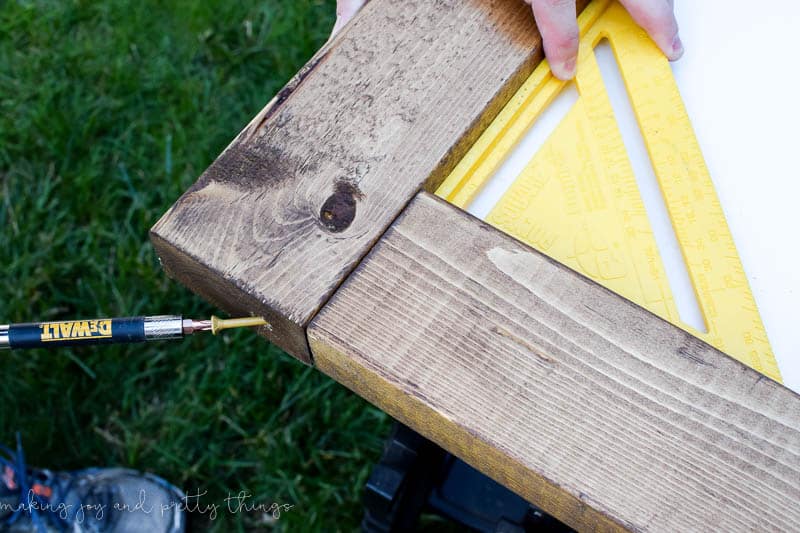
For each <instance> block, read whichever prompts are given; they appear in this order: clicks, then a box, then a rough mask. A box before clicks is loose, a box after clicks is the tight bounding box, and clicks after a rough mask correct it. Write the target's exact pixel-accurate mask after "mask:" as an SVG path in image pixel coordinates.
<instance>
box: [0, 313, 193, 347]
mask: <svg viewBox="0 0 800 533" xmlns="http://www.w3.org/2000/svg"><path fill="white" fill-rule="evenodd" d="M183 331H184V330H183V317H181V316H175V315H164V316H139V317H133V318H100V319H93V320H64V321H59V322H35V323H30V324H11V325H8V326H0V349H24V348H55V347H59V346H88V345H94V344H119V343H134V342H145V341H152V340H168V339H181V338H183Z"/></svg>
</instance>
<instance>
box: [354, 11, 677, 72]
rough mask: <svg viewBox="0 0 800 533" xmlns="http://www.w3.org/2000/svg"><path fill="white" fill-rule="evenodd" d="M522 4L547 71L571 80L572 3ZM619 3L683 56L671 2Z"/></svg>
mask: <svg viewBox="0 0 800 533" xmlns="http://www.w3.org/2000/svg"><path fill="white" fill-rule="evenodd" d="M340 1H342V0H340ZM525 2H527V3H528V4H530V5H531V6H532V7H533V16H534V17H535V18H536V26H537V27H538V28H539V32H540V33H541V34H542V41H543V42H544V53H545V55H546V56H547V60H548V62H549V63H550V70H551V71H552V72H553V74H554V75H555V76H556V77H557V78H560V79H562V80H569V79H572V78H574V77H575V67H576V64H577V60H578V41H579V38H580V36H579V34H578V23H577V21H576V19H575V0H525ZM620 3H621V4H622V5H623V6H625V9H627V10H628V12H629V13H630V14H631V17H632V18H633V20H635V21H636V23H637V24H638V25H639V26H641V27H642V28H644V30H645V31H646V32H647V33H648V34H649V35H650V38H651V39H653V41H655V43H656V45H658V47H659V48H660V49H661V51H662V52H664V55H666V56H667V58H668V59H669V60H670V61H675V60H677V59H679V58H680V57H681V56H682V55H683V44H682V43H681V39H680V37H679V35H678V23H677V21H676V20H675V14H674V10H673V3H674V0H620Z"/></svg>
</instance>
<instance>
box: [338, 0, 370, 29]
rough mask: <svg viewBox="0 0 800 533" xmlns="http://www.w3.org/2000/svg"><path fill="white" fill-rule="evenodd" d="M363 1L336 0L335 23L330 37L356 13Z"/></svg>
mask: <svg viewBox="0 0 800 533" xmlns="http://www.w3.org/2000/svg"><path fill="white" fill-rule="evenodd" d="M365 3H366V0H337V1H336V23H335V24H334V25H333V30H331V37H333V36H334V35H336V34H337V33H339V30H341V29H342V28H344V26H345V25H346V24H347V23H348V22H350V19H352V18H353V16H354V15H355V14H356V13H358V10H359V9H361V6H363V5H364V4H365Z"/></svg>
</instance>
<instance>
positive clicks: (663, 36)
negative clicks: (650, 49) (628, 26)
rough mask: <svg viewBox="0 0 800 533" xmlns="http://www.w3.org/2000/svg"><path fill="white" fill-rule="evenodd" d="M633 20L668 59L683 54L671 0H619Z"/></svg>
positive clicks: (677, 57)
mask: <svg viewBox="0 0 800 533" xmlns="http://www.w3.org/2000/svg"><path fill="white" fill-rule="evenodd" d="M621 1H622V5H624V6H625V8H626V9H627V10H628V12H629V13H630V14H631V17H632V18H633V20H635V21H636V23H637V24H638V25H639V26H641V27H642V28H644V30H645V31H646V32H647V33H648V34H649V35H650V38H651V39H653V41H654V42H655V43H656V45H658V47H659V48H661V51H662V52H664V55H666V56H667V58H668V59H669V60H670V61H675V60H677V59H680V57H681V56H682V55H683V43H681V38H680V35H679V34H678V21H677V20H675V12H674V10H673V0H621Z"/></svg>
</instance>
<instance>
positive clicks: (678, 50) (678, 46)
mask: <svg viewBox="0 0 800 533" xmlns="http://www.w3.org/2000/svg"><path fill="white" fill-rule="evenodd" d="M682 55H683V43H682V42H681V36H680V35H676V36H675V38H674V39H673V40H672V53H671V54H670V56H669V58H670V59H671V60H672V61H675V60H676V59H680V58H681V56H682Z"/></svg>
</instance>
